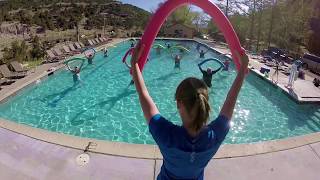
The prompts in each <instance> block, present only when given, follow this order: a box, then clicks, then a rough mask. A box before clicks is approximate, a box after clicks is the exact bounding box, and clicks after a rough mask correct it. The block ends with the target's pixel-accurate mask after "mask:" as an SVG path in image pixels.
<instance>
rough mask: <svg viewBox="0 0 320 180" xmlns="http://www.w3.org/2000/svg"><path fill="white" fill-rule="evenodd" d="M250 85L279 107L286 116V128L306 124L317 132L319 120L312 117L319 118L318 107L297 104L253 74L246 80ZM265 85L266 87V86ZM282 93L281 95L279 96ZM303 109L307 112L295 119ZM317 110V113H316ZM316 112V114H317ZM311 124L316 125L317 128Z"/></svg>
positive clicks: (319, 125)
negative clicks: (291, 109)
mask: <svg viewBox="0 0 320 180" xmlns="http://www.w3.org/2000/svg"><path fill="white" fill-rule="evenodd" d="M246 82H248V83H249V84H250V85H252V86H254V87H255V88H256V89H257V90H258V91H259V92H260V93H261V94H262V95H263V96H264V97H266V98H267V99H268V100H269V101H271V102H272V104H274V105H275V106H277V107H279V108H280V109H281V111H282V112H283V113H285V114H286V115H287V116H288V128H289V129H290V130H294V129H295V128H296V127H300V126H303V125H307V127H308V128H309V129H310V130H312V131H313V132H318V131H319V129H320V121H317V120H315V119H314V118H312V117H313V116H316V117H317V119H320V109H319V106H317V105H305V104H297V103H296V102H294V101H293V100H292V99H290V98H289V97H287V96H286V95H284V94H282V92H281V90H280V89H279V88H277V87H274V86H270V85H267V84H268V82H265V81H261V80H260V79H259V77H255V76H254V75H249V76H248V77H247V81H246ZM266 87H267V88H266ZM279 95H282V96H279ZM279 97H285V99H280V98H279ZM288 106H293V107H292V108H294V110H295V112H296V113H293V112H292V111H290V108H288ZM303 110H307V111H308V113H307V114H306V113H304V114H305V115H304V116H303V118H301V117H299V120H296V119H297V114H299V113H303V112H302V111H303ZM317 112H318V113H317ZM317 114H318V115H317ZM313 126H316V127H317V129H316V128H315V127H313Z"/></svg>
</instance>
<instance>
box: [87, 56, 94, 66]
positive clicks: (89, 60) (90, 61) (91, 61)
mask: <svg viewBox="0 0 320 180" xmlns="http://www.w3.org/2000/svg"><path fill="white" fill-rule="evenodd" d="M93 57H94V55H93V54H89V55H88V57H87V59H88V64H93Z"/></svg>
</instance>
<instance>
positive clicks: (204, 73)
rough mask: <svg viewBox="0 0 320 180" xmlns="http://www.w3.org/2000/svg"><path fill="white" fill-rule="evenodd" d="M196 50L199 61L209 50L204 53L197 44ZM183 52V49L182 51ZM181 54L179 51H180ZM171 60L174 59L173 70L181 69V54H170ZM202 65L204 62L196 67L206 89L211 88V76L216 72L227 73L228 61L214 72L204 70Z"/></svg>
mask: <svg viewBox="0 0 320 180" xmlns="http://www.w3.org/2000/svg"><path fill="white" fill-rule="evenodd" d="M167 45H168V44H167ZM196 49H197V50H198V52H199V58H200V59H204V58H205V54H206V53H207V52H209V49H207V50H206V51H204V50H203V49H201V46H200V44H198V46H197V47H196ZM182 50H183V49H182ZM180 52H181V51H180ZM182 53H183V51H182ZM171 56H172V58H173V59H174V68H175V69H181V67H180V64H181V60H182V57H183V54H177V55H173V54H171ZM203 64H204V62H201V63H199V64H198V67H199V70H200V72H201V73H202V80H203V81H204V82H205V84H206V85H207V86H208V87H211V86H212V83H211V81H212V76H213V75H214V74H216V73H217V72H219V71H220V70H223V71H229V65H230V61H229V60H228V59H226V60H225V61H224V62H223V64H224V66H222V65H221V66H220V67H219V68H218V69H216V70H212V68H210V67H208V68H207V69H206V70H204V69H203V68H202V65H203Z"/></svg>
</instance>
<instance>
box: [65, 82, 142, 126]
mask: <svg viewBox="0 0 320 180" xmlns="http://www.w3.org/2000/svg"><path fill="white" fill-rule="evenodd" d="M135 92H136V91H135V90H130V89H128V88H126V89H124V91H122V92H121V93H119V94H118V95H116V96H113V97H109V98H108V99H106V100H104V101H100V102H98V103H96V104H94V105H92V106H90V107H88V108H87V109H86V110H83V111H81V112H79V113H77V114H76V115H75V116H74V117H73V118H72V119H71V120H70V122H71V124H72V125H75V126H77V125H80V124H83V123H84V120H82V121H79V116H81V115H82V114H84V113H85V112H87V111H89V110H91V109H93V108H95V107H97V106H100V108H103V107H104V106H106V105H107V104H109V107H108V108H107V111H110V110H111V109H112V108H113V107H114V106H115V104H116V103H117V102H118V101H119V100H121V99H123V98H125V97H127V96H130V95H131V94H134V93H135ZM95 118H96V117H95Z"/></svg>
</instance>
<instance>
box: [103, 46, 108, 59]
mask: <svg viewBox="0 0 320 180" xmlns="http://www.w3.org/2000/svg"><path fill="white" fill-rule="evenodd" d="M103 54H104V57H108V49H107V48H106V47H105V48H104V51H103Z"/></svg>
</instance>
